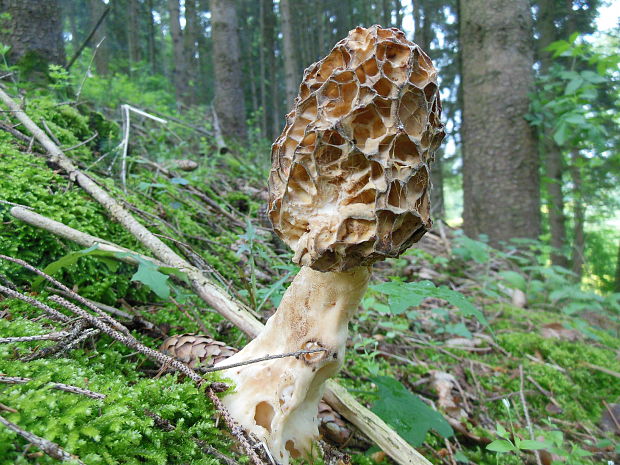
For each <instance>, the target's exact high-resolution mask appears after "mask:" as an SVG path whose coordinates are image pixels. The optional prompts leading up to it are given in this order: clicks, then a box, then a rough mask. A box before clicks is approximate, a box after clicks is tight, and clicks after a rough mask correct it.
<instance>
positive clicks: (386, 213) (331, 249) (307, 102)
mask: <svg viewBox="0 0 620 465" xmlns="http://www.w3.org/2000/svg"><path fill="white" fill-rule="evenodd" d="M440 116H441V102H440V99H439V92H438V89H437V73H436V70H435V68H434V67H433V65H432V63H431V60H430V59H429V57H428V56H427V55H426V54H425V53H424V52H423V51H422V49H421V48H420V47H419V46H417V45H416V44H414V43H413V42H411V41H409V40H407V39H406V37H405V35H404V33H403V32H401V31H400V30H398V29H395V28H391V29H383V28H381V27H380V26H376V25H375V26H372V27H370V28H367V29H366V28H363V27H357V28H356V29H354V30H352V31H350V32H349V35H348V36H347V37H346V38H345V39H343V40H341V41H340V42H338V43H337V44H336V45H335V47H334V48H333V49H332V50H331V52H330V53H329V55H327V56H326V57H325V58H323V59H322V60H320V61H318V62H316V63H314V64H313V65H311V66H309V67H308V68H307V69H306V70H305V72H304V77H303V80H302V83H301V85H300V87H299V94H298V96H297V98H296V99H295V105H294V108H293V110H292V111H291V112H290V113H289V114H288V115H286V126H285V128H284V130H283V131H282V134H281V135H280V137H278V139H277V140H276V141H275V143H274V144H273V146H272V152H271V157H272V168H271V173H270V177H269V218H270V220H271V222H272V224H273V227H274V230H275V232H276V233H277V234H278V235H279V236H280V237H281V238H282V239H283V240H284V242H286V243H287V244H288V245H289V246H290V247H291V248H292V249H293V251H294V257H293V261H294V262H295V263H298V264H300V265H304V266H310V267H312V268H313V269H315V270H318V271H345V270H348V269H351V268H353V267H356V266H359V265H370V264H372V263H373V262H375V261H378V260H382V259H384V258H385V257H396V256H398V255H399V254H400V253H402V252H403V251H404V250H406V249H407V248H408V247H409V246H411V244H413V243H414V242H417V241H418V240H419V239H420V238H421V237H422V236H423V235H424V233H425V232H426V231H427V230H428V229H429V228H430V227H431V224H432V222H431V219H430V198H429V189H430V180H429V178H430V176H429V164H430V163H431V161H432V160H433V159H434V152H435V150H436V149H437V148H438V147H439V145H440V144H441V141H442V140H443V137H444V135H445V133H444V130H443V125H442V124H441V122H440Z"/></svg>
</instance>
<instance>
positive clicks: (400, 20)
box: [394, 0, 403, 30]
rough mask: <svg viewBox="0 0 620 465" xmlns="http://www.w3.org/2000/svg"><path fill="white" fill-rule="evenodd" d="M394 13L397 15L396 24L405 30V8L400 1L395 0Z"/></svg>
mask: <svg viewBox="0 0 620 465" xmlns="http://www.w3.org/2000/svg"><path fill="white" fill-rule="evenodd" d="M394 12H395V13H396V24H395V26H396V27H397V28H398V29H401V30H402V28H403V6H402V4H401V2H400V0H394Z"/></svg>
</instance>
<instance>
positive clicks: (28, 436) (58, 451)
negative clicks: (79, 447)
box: [0, 416, 84, 465]
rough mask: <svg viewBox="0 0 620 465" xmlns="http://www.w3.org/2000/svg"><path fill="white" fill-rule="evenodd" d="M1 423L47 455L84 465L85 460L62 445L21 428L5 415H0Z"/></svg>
mask: <svg viewBox="0 0 620 465" xmlns="http://www.w3.org/2000/svg"><path fill="white" fill-rule="evenodd" d="M0 423H2V424H3V425H4V426H6V427H7V428H8V429H10V430H11V431H13V432H15V433H17V434H19V435H20V436H21V437H23V438H24V439H25V440H26V441H28V442H29V443H30V444H32V445H34V446H37V447H38V448H39V449H41V450H42V451H43V452H45V453H46V454H47V455H49V456H50V457H52V458H55V459H57V460H62V461H63V462H66V461H68V460H74V461H76V462H78V463H81V464H82V465H84V462H82V461H81V460H80V459H79V458H78V457H77V456H75V455H72V454H70V453H69V452H67V451H66V450H64V449H63V448H62V447H60V446H59V445H58V444H56V443H55V442H52V441H48V440H47V439H44V438H41V437H39V436H37V435H35V434H32V433H29V432H28V431H25V430H23V429H21V428H20V427H19V426H17V425H16V424H15V423H13V422H10V421H9V420H7V419H6V418H4V417H3V416H0Z"/></svg>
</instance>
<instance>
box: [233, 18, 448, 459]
mask: <svg viewBox="0 0 620 465" xmlns="http://www.w3.org/2000/svg"><path fill="white" fill-rule="evenodd" d="M440 114H441V103H440V101H439V94H438V91H437V76H436V72H435V69H434V68H433V66H432V64H431V61H430V59H429V58H428V57H427V56H426V54H425V53H424V52H423V51H422V50H421V49H420V48H419V47H418V46H417V45H415V44H414V43H412V42H410V41H408V40H407V39H406V38H405V35H404V34H403V33H402V32H401V31H399V30H397V29H383V28H381V27H379V26H372V27H371V28H368V29H365V28H362V27H358V28H356V29H354V30H353V31H351V32H350V33H349V35H348V37H347V38H346V39H343V40H342V41H340V42H338V44H336V46H335V47H334V49H333V50H332V51H331V52H330V54H329V55H328V56H327V57H325V58H324V59H323V60H321V61H319V62H317V63H315V64H313V65H312V66H310V67H309V68H308V69H307V70H306V72H305V74H304V78H303V81H302V83H301V85H300V88H299V96H298V97H297V99H296V101H295V108H294V109H293V111H291V112H290V113H289V114H288V115H287V123H286V127H285V128H284V130H283V132H282V134H281V136H280V137H279V138H278V139H277V140H276V142H275V143H274V144H273V147H272V169H271V174H270V178H269V187H270V200H269V216H270V219H271V221H272V223H273V226H274V230H275V231H276V233H277V234H278V235H279V236H280V237H281V238H282V239H283V240H284V241H285V242H286V243H287V244H288V245H289V246H290V247H291V248H292V249H293V251H294V258H293V261H294V262H296V263H298V264H300V265H302V268H301V270H300V272H299V274H298V275H297V276H296V277H295V279H294V281H293V283H292V284H291V286H290V287H289V288H288V290H287V291H286V293H285V295H284V297H283V299H282V302H281V304H280V306H279V307H278V310H277V312H276V313H275V314H274V315H273V316H272V317H271V318H270V319H269V321H268V322H267V325H266V327H265V329H264V330H263V332H262V333H261V334H260V335H259V336H258V337H257V338H256V339H254V340H253V341H252V342H250V343H249V344H248V345H247V346H246V347H245V348H244V349H243V350H241V351H240V352H239V353H237V354H235V355H234V356H232V357H231V358H229V359H228V360H227V361H226V364H228V363H237V362H243V361H247V360H251V359H255V358H259V357H262V356H265V355H273V354H278V353H285V352H295V351H297V350H300V349H306V348H314V347H322V348H325V349H326V351H325V352H320V353H316V354H311V355H308V356H304V357H300V358H299V359H291V358H288V359H280V360H270V361H266V362H260V363H256V364H252V365H246V366H243V367H239V368H235V369H230V370H226V371H225V372H224V375H225V376H226V377H229V378H231V379H232V380H233V381H234V383H235V385H236V391H235V392H234V393H233V394H231V395H228V396H226V397H225V398H224V399H223V401H224V403H225V404H226V406H227V407H228V409H229V410H230V413H231V414H232V415H233V417H234V418H236V419H237V420H238V421H239V422H240V423H241V424H242V425H243V426H244V427H246V428H247V429H248V430H250V431H251V432H252V433H254V434H255V435H256V436H257V437H258V438H260V439H261V440H263V441H265V443H266V444H267V445H268V447H269V449H270V451H271V453H272V455H273V456H274V457H275V458H276V460H278V461H280V462H281V463H284V464H287V463H288V462H289V459H290V458H291V457H293V458H297V457H301V456H302V455H303V454H307V453H309V452H310V450H311V444H312V441H313V440H314V439H316V438H317V435H318V429H317V412H318V403H319V401H320V399H321V397H322V394H323V387H324V382H325V380H326V379H327V378H329V377H331V376H333V375H334V374H335V373H336V372H337V371H338V369H339V368H340V366H341V365H342V362H343V359H344V352H345V345H346V339H347V329H348V328H347V327H348V322H349V320H350V318H351V317H352V315H353V314H354V312H355V311H356V310H357V307H358V306H359V303H360V301H361V299H362V297H363V295H364V292H365V290H366V287H367V285H368V279H369V276H370V265H371V264H372V263H374V262H375V261H377V260H381V259H383V258H385V257H393V256H398V255H399V254H400V253H401V252H403V251H404V250H405V249H407V248H408V247H409V246H410V245H411V244H412V243H413V242H416V241H417V240H419V239H420V237H422V235H423V234H424V233H425V232H426V231H427V229H428V228H430V226H431V220H430V216H429V215H430V202H429V188H430V181H429V164H430V162H431V161H432V160H433V156H434V151H435V150H436V149H437V147H438V146H439V144H440V143H441V140H442V139H443V137H444V132H443V126H442V125H441V123H440V121H439V119H440Z"/></svg>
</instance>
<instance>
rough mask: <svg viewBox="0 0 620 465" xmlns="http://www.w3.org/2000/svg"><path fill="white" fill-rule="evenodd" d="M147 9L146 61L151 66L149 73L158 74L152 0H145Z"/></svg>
mask: <svg viewBox="0 0 620 465" xmlns="http://www.w3.org/2000/svg"><path fill="white" fill-rule="evenodd" d="M146 5H147V8H148V36H147V52H148V60H149V63H150V65H151V71H153V73H157V72H160V70H161V69H160V66H159V64H158V63H157V48H156V46H155V42H156V39H155V38H156V34H157V32H156V28H155V18H154V16H153V11H154V10H153V0H147V2H146Z"/></svg>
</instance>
